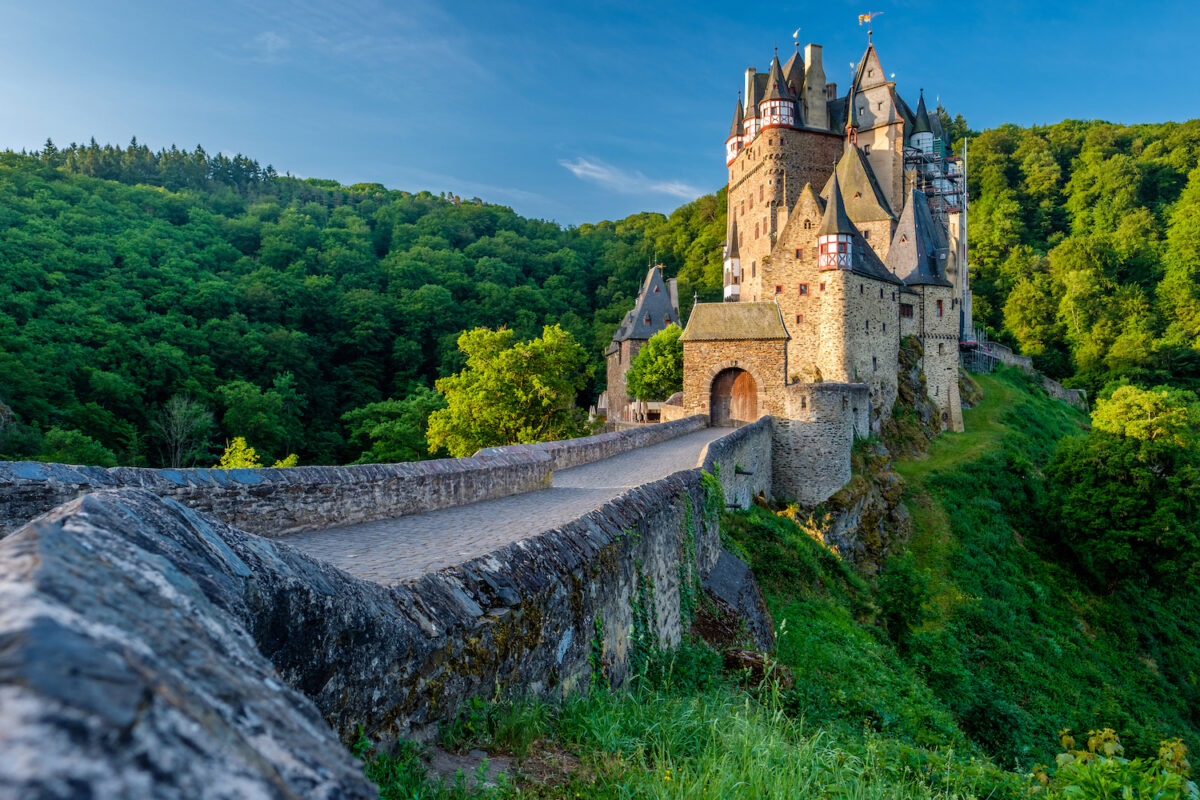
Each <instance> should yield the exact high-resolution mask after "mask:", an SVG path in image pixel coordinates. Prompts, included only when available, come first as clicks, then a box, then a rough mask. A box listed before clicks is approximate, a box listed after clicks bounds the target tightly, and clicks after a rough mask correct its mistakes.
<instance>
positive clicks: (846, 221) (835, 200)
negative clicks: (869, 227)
mask: <svg viewBox="0 0 1200 800" xmlns="http://www.w3.org/2000/svg"><path fill="white" fill-rule="evenodd" d="M837 233H849V234H858V228H856V227H854V223H853V222H851V221H850V217H849V216H848V215H847V214H846V202H845V200H843V199H842V189H841V187H840V186H839V184H838V176H837V173H836V172H834V173H833V175H831V176H830V178H829V203H828V205H826V206H825V216H823V217H822V218H821V226H820V227H819V228H817V236H829V235H832V234H837Z"/></svg>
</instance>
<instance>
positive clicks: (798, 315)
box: [796, 314, 804, 324]
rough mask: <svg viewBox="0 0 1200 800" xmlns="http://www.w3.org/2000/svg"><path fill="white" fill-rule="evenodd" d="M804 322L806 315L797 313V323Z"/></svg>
mask: <svg viewBox="0 0 1200 800" xmlns="http://www.w3.org/2000/svg"><path fill="white" fill-rule="evenodd" d="M802 322H804V315H803V314H797V315H796V324H800V323H802Z"/></svg>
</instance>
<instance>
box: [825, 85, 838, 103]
mask: <svg viewBox="0 0 1200 800" xmlns="http://www.w3.org/2000/svg"><path fill="white" fill-rule="evenodd" d="M825 99H826V100H837V84H836V83H827V84H825Z"/></svg>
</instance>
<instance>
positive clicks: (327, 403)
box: [0, 142, 724, 466]
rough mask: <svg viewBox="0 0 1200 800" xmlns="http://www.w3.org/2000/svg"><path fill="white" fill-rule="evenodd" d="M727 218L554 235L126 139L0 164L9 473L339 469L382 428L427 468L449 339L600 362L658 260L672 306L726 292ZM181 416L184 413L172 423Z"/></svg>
mask: <svg viewBox="0 0 1200 800" xmlns="http://www.w3.org/2000/svg"><path fill="white" fill-rule="evenodd" d="M723 220H724V202H723V199H722V198H721V197H720V196H716V195H708V196H706V197H703V198H701V199H699V200H697V201H695V202H694V203H690V204H688V205H686V206H684V207H682V208H680V209H679V210H677V211H676V212H674V213H673V214H672V215H671V216H670V218H667V217H664V216H662V215H660V214H638V215H635V216H632V217H629V218H627V219H625V220H621V221H619V222H602V223H598V224H595V225H584V226H582V227H579V228H562V227H560V226H558V225H555V224H552V223H548V222H542V221H538V220H529V219H525V218H523V217H520V216H518V215H517V214H515V213H513V211H512V210H511V209H508V208H504V207H500V206H494V205H489V204H485V203H483V202H482V201H480V200H478V199H475V200H462V199H461V198H457V197H445V196H443V197H435V196H433V195H431V194H429V193H427V192H422V193H419V194H410V193H408V192H400V191H389V190H387V189H385V188H384V187H382V186H379V185H377V184H359V185H355V186H340V185H338V184H337V183H335V182H333V181H323V180H297V179H294V178H290V177H283V176H279V175H277V174H276V173H275V172H274V170H272V169H270V168H266V169H263V168H260V167H259V165H258V164H257V163H255V162H253V161H251V160H249V159H245V158H242V157H240V156H239V157H237V158H235V159H228V158H225V157H223V156H217V157H211V156H208V155H207V154H206V153H205V152H204V151H203V149H201V148H197V149H196V150H195V151H179V150H175V149H174V148H173V149H172V150H170V151H165V152H162V153H158V154H154V153H151V152H150V151H149V150H148V149H146V148H145V147H144V146H141V145H138V144H137V143H136V142H134V143H133V144H131V145H130V146H129V147H127V148H113V147H99V146H97V145H95V144H94V143H93V144H92V145H89V146H86V147H72V148H70V149H67V150H63V151H60V150H58V149H57V148H54V147H53V145H51V144H48V145H47V147H46V149H45V150H44V151H43V152H41V153H40V154H39V156H38V157H36V158H34V157H30V156H24V155H17V154H13V153H5V154H0V264H2V265H3V270H0V310H2V312H3V313H0V455H6V456H8V457H11V458H31V457H53V458H58V459H60V460H72V459H74V460H79V461H86V463H100V464H112V463H117V462H120V463H122V464H132V465H141V464H145V465H160V464H164V463H171V461H172V458H171V455H172V452H173V451H176V455H182V459H175V460H182V462H183V463H184V465H191V464H193V463H199V464H201V465H205V466H207V465H209V464H211V463H213V462H215V460H216V456H217V454H219V453H220V452H221V445H222V443H223V442H224V441H226V440H228V439H231V438H233V437H235V436H244V437H246V438H247V440H248V442H249V444H250V445H252V446H254V447H256V448H257V449H258V450H259V452H260V453H261V454H263V455H264V456H265V457H266V458H268V459H272V458H276V457H281V456H282V455H284V454H286V453H289V452H293V451H294V452H297V453H298V454H299V455H300V458H301V461H302V462H303V463H343V462H347V461H354V460H355V459H356V458H358V457H359V456H360V455H361V454H363V452H364V451H367V450H369V449H370V442H369V437H368V436H366V435H364V433H365V430H367V429H369V428H371V427H372V425H373V424H377V423H378V422H379V421H380V420H379V417H380V415H381V414H382V415H384V416H390V417H392V418H398V419H401V420H403V421H404V422H403V424H405V425H407V426H408V428H407V430H409V432H410V434H411V437H410V438H411V439H412V440H413V441H411V442H409V443H408V444H409V445H410V446H408V447H401V448H397V449H400V450H401V452H402V454H404V455H407V456H408V457H410V458H420V457H428V455H429V453H428V451H427V448H425V447H424V444H425V443H424V441H423V435H422V432H423V425H424V419H425V417H427V416H428V414H429V412H430V411H431V410H433V408H436V407H437V405H436V402H434V403H431V402H430V399H429V395H430V394H431V393H432V386H433V382H434V380H435V379H437V378H439V377H444V376H447V375H449V374H450V373H452V372H455V371H457V370H458V369H460V368H461V367H462V366H463V362H462V355H461V353H460V352H459V350H458V349H457V347H456V341H457V339H458V336H459V333H460V332H462V331H463V330H464V329H467V328H472V327H476V326H483V327H490V328H498V327H500V326H507V327H508V328H510V329H512V330H513V331H514V332H515V334H516V336H517V338H519V339H531V338H533V337H535V336H537V335H539V334H541V332H542V329H543V326H545V325H547V324H558V325H561V327H562V328H563V329H564V330H566V331H567V332H569V333H571V334H572V335H573V336H574V338H575V339H576V340H577V341H578V342H579V343H580V344H582V345H583V346H584V348H585V351H586V353H587V356H588V358H589V359H591V361H592V363H593V364H598V363H599V362H600V361H601V359H602V353H603V349H604V347H605V346H606V345H607V342H608V339H609V338H610V337H611V335H612V331H613V330H614V329H615V327H616V323H617V321H618V320H619V319H620V317H621V316H623V315H624V314H625V312H626V311H627V310H628V308H629V307H630V306H631V305H632V304H633V298H634V296H635V295H636V292H637V289H638V286H639V284H640V282H641V280H642V278H643V277H644V276H645V271H646V267H647V264H648V263H649V261H650V260H651V258H652V255H653V254H655V253H657V254H658V258H659V260H660V261H663V262H665V263H666V264H667V265H668V268H669V270H670V272H671V273H679V275H680V280H681V295H682V296H683V297H684V298H686V299H687V305H689V306H690V299H691V296H692V293H693V291H694V290H699V291H700V292H701V296H702V297H711V296H713V293H714V291H715V292H716V293H717V295H718V296H719V286H717V287H713V285H712V281H711V279H708V278H706V277H705V275H706V272H705V271H706V269H707V270H709V272H711V271H712V267H711V264H710V263H709V262H714V259H716V260H719V258H720V243H721V239H722V236H721V235H720V234H719V233H718V234H714V233H713V232H714V231H716V232H722V231H723V230H724V222H723ZM714 235H716V238H715V239H714V238H713V237H714ZM714 263H715V262H714ZM718 267H719V265H718ZM602 373H603V371H602V370H601V371H600V372H599V374H602ZM598 388H602V387H596V386H595V385H589V386H588V387H587V388H586V389H585V391H584V392H583V393H582V394H581V398H580V399H581V400H582V401H583V402H584V405H585V407H586V404H587V402H588V401H590V400H591V399H593V398H594V396H595V392H596V391H597V389H598ZM172 398H180V399H181V400H184V399H186V400H188V401H190V403H191V405H189V406H187V407H186V408H187V409H190V411H189V414H190V416H187V417H186V419H184V420H180V419H178V417H179V416H180V415H179V414H178V413H176V414H175V415H174V416H173V417H172V416H171V415H169V414H168V415H167V419H165V420H164V409H167V408H168V405H169V404H170V403H171V400H172ZM388 399H394V400H396V401H398V404H399V405H398V406H395V405H394V406H387V407H384V408H382V409H368V411H367V412H363V409H364V408H368V407H370V406H372V405H373V404H377V403H379V402H380V401H386V400H388ZM182 407H183V406H180V403H179V401H177V402H176V404H175V405H174V406H171V408H175V409H176V410H177V411H178V409H179V408H182ZM356 411H357V412H359V413H358V414H357V416H355V415H354V414H355V412H356ZM372 412H374V413H372ZM346 414H351V415H352V416H351V417H350V418H349V419H344V418H343V417H344V415H346ZM206 415H207V416H206ZM188 421H193V422H195V423H196V424H197V425H198V426H199V427H200V428H201V429H202V435H201V436H200V437H198V438H201V439H202V440H203V442H202V444H201V445H200V446H198V447H191V448H187V452H185V453H182V454H179V453H178V452H177V451H178V448H176V447H173V446H172V442H173V440H172V439H171V437H169V436H166V435H165V434H164V431H163V428H164V427H170V424H168V425H164V424H163V423H164V422H167V423H172V422H173V423H176V425H178V424H182V423H185V422H188ZM356 433H357V434H358V435H357V436H356Z"/></svg>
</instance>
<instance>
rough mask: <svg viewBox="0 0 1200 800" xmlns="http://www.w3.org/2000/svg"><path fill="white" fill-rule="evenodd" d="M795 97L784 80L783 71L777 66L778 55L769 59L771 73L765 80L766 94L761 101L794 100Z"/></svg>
mask: <svg viewBox="0 0 1200 800" xmlns="http://www.w3.org/2000/svg"><path fill="white" fill-rule="evenodd" d="M795 99H796V96H795V95H794V94H792V90H791V89H789V88H788V85H787V81H786V80H784V77H783V70H782V69H781V68H780V66H779V54H778V53H776V54H775V57H774V58H772V59H771V73H770V75H769V77H768V78H767V92H766V94H764V95H763V100H795Z"/></svg>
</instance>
